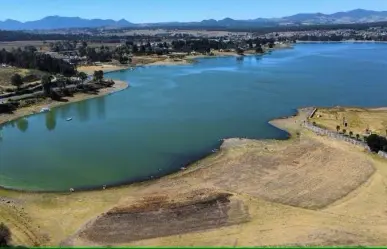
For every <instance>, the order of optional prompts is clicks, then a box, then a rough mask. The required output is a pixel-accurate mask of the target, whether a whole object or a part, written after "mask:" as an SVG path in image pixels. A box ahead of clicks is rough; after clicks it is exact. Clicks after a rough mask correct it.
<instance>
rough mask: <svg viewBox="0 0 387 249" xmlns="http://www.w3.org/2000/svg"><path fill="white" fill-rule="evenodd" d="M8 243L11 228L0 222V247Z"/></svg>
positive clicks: (9, 241)
mask: <svg viewBox="0 0 387 249" xmlns="http://www.w3.org/2000/svg"><path fill="white" fill-rule="evenodd" d="M10 243H11V230H9V228H8V227H7V226H6V225H5V224H4V223H0V247H7V246H9V245H10Z"/></svg>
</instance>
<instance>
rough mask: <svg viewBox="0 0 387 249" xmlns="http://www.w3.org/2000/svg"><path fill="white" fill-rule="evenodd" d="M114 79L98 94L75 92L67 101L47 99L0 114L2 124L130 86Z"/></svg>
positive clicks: (0, 123)
mask: <svg viewBox="0 0 387 249" xmlns="http://www.w3.org/2000/svg"><path fill="white" fill-rule="evenodd" d="M113 81H114V85H113V86H112V87H109V88H102V89H100V90H99V92H98V94H96V95H92V94H85V93H77V94H74V96H73V97H66V98H67V99H68V101H67V102H59V101H54V102H53V101H52V100H47V101H48V102H43V103H38V104H36V105H32V106H29V107H22V108H20V109H16V111H14V112H13V113H12V114H0V125H4V124H6V123H8V122H12V121H14V120H16V119H19V118H23V117H28V116H31V115H34V114H38V113H39V112H40V110H41V109H42V108H43V107H49V108H50V109H52V108H56V107H60V106H64V105H68V104H73V103H76V102H80V101H84V100H88V99H93V98H98V97H102V96H106V95H109V94H112V93H116V92H120V91H123V90H125V89H127V88H128V87H129V84H128V83H127V82H125V81H121V80H113Z"/></svg>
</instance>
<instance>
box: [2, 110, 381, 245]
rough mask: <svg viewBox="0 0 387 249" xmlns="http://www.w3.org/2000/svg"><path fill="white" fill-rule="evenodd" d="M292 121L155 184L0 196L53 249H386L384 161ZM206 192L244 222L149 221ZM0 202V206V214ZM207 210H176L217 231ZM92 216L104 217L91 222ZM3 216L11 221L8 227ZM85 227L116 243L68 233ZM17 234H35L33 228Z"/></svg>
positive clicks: (229, 143) (20, 238) (227, 144)
mask: <svg viewBox="0 0 387 249" xmlns="http://www.w3.org/2000/svg"><path fill="white" fill-rule="evenodd" d="M300 117H305V113H301V115H300V116H298V117H293V118H289V119H281V120H276V121H273V122H272V123H273V124H276V125H278V126H280V127H281V128H283V129H286V130H289V131H291V132H292V134H293V135H294V137H293V138H292V139H290V140H287V141H272V140H265V141H254V140H248V139H242V140H239V139H230V140H227V141H226V142H225V143H224V145H223V146H222V148H221V150H220V151H219V152H218V153H214V154H213V155H212V156H210V157H208V158H205V159H204V160H202V161H200V162H197V163H195V164H193V165H191V166H190V167H189V168H188V169H187V170H185V171H181V172H179V173H176V174H173V175H170V176H167V177H165V178H162V179H159V180H155V181H151V182H145V183H139V184H133V185H130V186H125V187H121V188H115V189H106V190H103V191H91V192H80V193H72V194H70V193H68V194H28V193H15V192H11V191H3V190H0V196H5V197H6V198H13V199H15V200H22V201H23V203H21V204H20V205H21V207H23V208H24V212H25V214H26V215H27V216H28V217H29V218H30V219H31V222H30V223H29V224H31V225H33V224H36V226H40V231H41V233H45V232H46V233H48V234H49V237H48V238H49V241H41V242H40V243H41V244H42V245H58V244H59V243H60V242H61V241H67V242H69V241H71V242H72V243H73V244H74V245H78V246H80V245H100V244H104V245H108V244H114V245H132V246H225V245H226V246H259V245H337V244H343V245H349V244H351V245H357V244H361V245H383V244H387V232H386V231H387V216H386V213H387V208H386V207H387V198H386V196H387V188H386V186H387V185H386V182H387V163H386V161H385V160H381V159H379V158H376V157H374V156H373V155H370V154H367V153H364V152H362V151H361V150H360V149H359V148H357V147H355V146H353V145H351V144H347V143H345V142H342V141H336V140H332V139H330V138H328V137H320V136H316V135H315V134H314V133H311V132H310V131H307V130H303V129H301V128H300V126H299V124H300V122H301V121H302V119H301V118H300ZM296 133H300V135H299V136H296V135H295V134H296ZM198 189H199V190H198ZM200 189H211V191H202V190H200ZM195 190H196V191H195ZM211 192H215V193H230V194H232V197H230V202H229V205H230V206H229V207H230V208H229V209H228V211H227V214H228V217H235V219H236V220H238V219H239V218H238V217H245V216H243V215H242V216H240V214H241V210H248V215H249V222H244V223H240V222H239V223H233V224H234V225H230V226H229V225H227V226H220V227H213V226H204V225H203V226H199V227H198V228H197V229H193V226H192V223H190V222H189V221H188V220H184V219H182V220H180V221H179V219H177V221H179V222H178V223H176V224H186V225H187V229H188V230H184V229H182V231H179V233H178V234H177V233H173V232H170V231H169V230H173V228H172V227H171V226H170V225H169V224H170V222H169V220H170V219H169V218H167V219H166V220H165V219H163V218H162V217H164V218H166V217H170V215H172V214H173V213H172V212H169V211H166V212H164V213H163V214H164V216H163V215H161V216H158V215H156V214H157V213H158V212H162V211H160V210H164V211H165V210H172V209H173V208H171V207H175V208H178V209H181V208H183V207H184V205H183V203H187V200H191V202H190V203H189V204H192V205H188V207H192V206H195V202H196V203H202V202H200V200H202V201H203V200H206V198H207V197H208V193H211ZM187 193H191V194H190V195H187ZM238 203H239V204H238ZM242 204H243V205H242ZM3 205H5V204H2V203H0V207H3ZM233 205H235V206H233ZM160 207H162V208H161V209H159V208H160ZM202 207H203V206H202ZM207 207H208V208H205V209H201V210H207V211H208V212H207V211H205V212H204V213H200V212H199V211H197V210H195V209H192V210H191V209H189V208H188V209H184V210H186V211H187V210H188V211H187V212H185V213H184V214H185V216H184V217H186V218H189V217H191V218H193V217H195V220H197V221H200V220H204V221H206V219H205V217H207V216H206V214H205V213H208V214H209V215H210V216H209V220H211V219H212V218H214V217H218V218H216V219H217V220H218V221H219V222H221V221H222V222H223V223H221V224H224V217H225V216H213V215H214V214H219V211H216V210H223V209H222V208H220V209H219V207H218V209H216V208H213V207H214V206H211V205H208V206H207ZM244 207H246V208H244ZM109 210H110V213H111V214H112V215H119V214H122V213H124V214H123V216H120V217H119V218H117V217H118V216H117V217H116V216H114V217H115V218H114V219H113V216H111V217H109V216H108V215H107V214H108V213H109ZM133 211H136V212H140V213H139V216H138V217H140V216H141V217H142V218H141V219H142V220H143V221H147V222H148V223H141V224H144V226H143V227H141V226H140V224H137V223H135V222H134V221H133V222H131V223H127V222H124V223H122V222H121V221H122V220H123V221H129V220H132V218H133V217H134V216H133ZM117 212H118V214H117ZM130 212H132V213H131V214H128V213H130ZM145 213H146V214H149V215H148V216H147V215H144V214H145ZM244 214H245V213H244ZM103 215H107V216H103ZM195 215H197V216H195ZM8 216H9V217H10V218H9V219H8V220H6V223H7V224H10V226H12V227H13V228H15V227H17V226H19V227H24V225H23V223H22V222H21V221H18V220H17V218H16V217H18V212H14V213H11V212H9V213H8ZM101 217H104V218H105V219H100V221H99V222H101V223H95V221H96V220H98V219H99V218H101ZM174 217H175V216H174ZM211 217H212V218H211ZM222 217H223V218H222ZM11 218H12V219H14V221H13V222H10V221H9V220H11ZM147 218H152V219H148V220H147ZM121 219H122V220H121ZM214 219H215V218H214ZM216 219H215V220H216ZM113 220H114V222H113ZM183 220H184V221H183ZM116 221H117V222H116ZM212 221H214V220H212ZM152 222H153V223H152ZM15 224H16V225H15ZM85 224H89V227H90V225H91V224H97V225H98V224H100V226H95V228H98V229H101V230H98V231H99V232H101V231H102V232H103V234H106V236H112V237H111V238H113V237H114V236H118V237H119V238H120V239H119V240H117V241H112V240H109V239H106V240H102V241H99V240H98V239H99V238H100V236H99V235H101V234H100V233H99V232H98V231H97V230H95V231H94V232H95V233H93V232H91V233H90V234H91V235H93V236H91V237H90V236H83V237H82V236H81V237H80V236H77V235H79V233H77V231H78V230H79V229H80V228H82V227H84V228H87V227H88V226H85ZM131 224H133V226H134V228H136V229H133V228H132V227H131V226H130V225H131ZM151 224H153V225H151ZM173 224H175V223H173ZM208 224H213V223H211V222H210V223H208ZM177 227H179V226H177ZM137 228H138V229H137ZM25 229H26V230H28V233H33V234H35V233H36V232H34V231H35V230H34V227H33V226H29V227H26V228H25ZM144 229H145V230H144ZM192 229H193V230H192ZM137 230H138V231H146V232H144V233H145V234H146V233H148V235H149V236H145V237H141V236H140V235H138V234H137V235H136V231H137ZM83 231H85V230H83ZM89 232H90V231H89ZM142 233H143V232H142ZM18 234H21V233H20V232H17V234H16V235H14V241H15V243H16V244H18V243H19V244H25V245H33V244H34V239H28V237H27V236H24V237H23V236H21V235H18ZM90 234H89V235H90ZM72 235H74V236H72ZM84 235H85V234H84ZM37 236H38V235H37ZM130 236H132V237H130ZM133 236H134V237H133ZM135 236H137V237H135ZM90 238H92V239H93V240H94V242H91V241H90Z"/></svg>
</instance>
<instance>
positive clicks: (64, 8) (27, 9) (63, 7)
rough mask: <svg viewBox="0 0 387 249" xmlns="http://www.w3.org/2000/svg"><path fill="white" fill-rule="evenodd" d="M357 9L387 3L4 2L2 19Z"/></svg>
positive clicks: (191, 17)
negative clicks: (53, 16) (52, 16)
mask: <svg viewBox="0 0 387 249" xmlns="http://www.w3.org/2000/svg"><path fill="white" fill-rule="evenodd" d="M356 8H363V9H369V10H387V0H193V1H192V0H191V1H188V0H1V4H0V20H5V19H8V18H9V19H15V20H19V21H31V20H37V19H41V18H43V17H45V16H49V15H60V16H79V17H83V18H102V19H115V20H118V19H121V18H125V19H126V20H128V21H130V22H135V23H144V22H166V21H200V20H203V19H210V18H214V19H223V18H225V17H231V18H234V19H251V18H257V17H282V16H287V15H293V14H297V13H311V12H322V13H333V12H337V11H346V10H351V9H356Z"/></svg>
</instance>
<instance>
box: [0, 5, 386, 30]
mask: <svg viewBox="0 0 387 249" xmlns="http://www.w3.org/2000/svg"><path fill="white" fill-rule="evenodd" d="M382 21H387V11H373V10H364V9H355V10H351V11H346V12H337V13H333V14H323V13H300V14H296V15H292V16H286V17H281V18H256V19H251V20H234V19H231V18H224V19H222V20H214V19H209V20H203V21H200V22H166V23H143V24H134V23H131V22H128V21H127V20H125V19H121V20H119V21H115V20H111V19H107V20H103V19H83V18H80V17H61V16H48V17H45V18H43V19H41V20H37V21H29V22H19V21H16V20H10V19H7V20H5V21H0V29H3V30H47V29H68V28H98V27H109V28H123V27H134V28H140V27H177V26H180V27H203V28H205V27H272V26H282V25H318V24H347V23H348V24H349V23H370V22H382Z"/></svg>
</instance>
